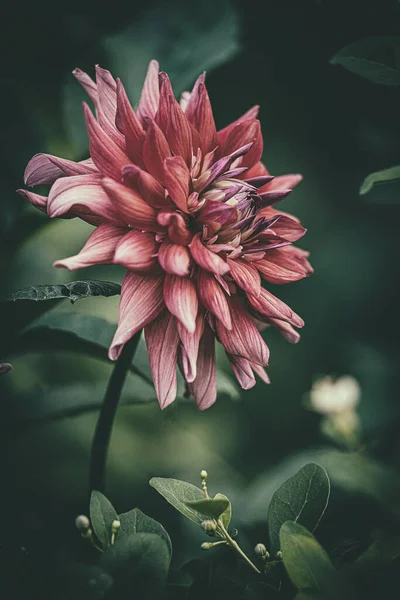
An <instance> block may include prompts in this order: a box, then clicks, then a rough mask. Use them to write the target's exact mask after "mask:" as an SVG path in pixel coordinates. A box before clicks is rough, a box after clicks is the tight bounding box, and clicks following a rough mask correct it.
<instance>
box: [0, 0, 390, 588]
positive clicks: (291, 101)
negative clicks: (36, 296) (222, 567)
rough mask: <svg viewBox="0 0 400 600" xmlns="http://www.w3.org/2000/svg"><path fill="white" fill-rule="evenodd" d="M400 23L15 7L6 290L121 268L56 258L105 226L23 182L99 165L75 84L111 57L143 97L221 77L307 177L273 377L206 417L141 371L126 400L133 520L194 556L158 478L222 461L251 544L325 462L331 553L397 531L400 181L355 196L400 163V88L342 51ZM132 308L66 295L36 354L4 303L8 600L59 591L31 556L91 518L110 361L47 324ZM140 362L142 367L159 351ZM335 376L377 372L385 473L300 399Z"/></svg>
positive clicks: (240, 6) (377, 442)
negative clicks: (44, 172) (73, 216)
mask: <svg viewBox="0 0 400 600" xmlns="http://www.w3.org/2000/svg"><path fill="white" fill-rule="evenodd" d="M399 25H400V3H399V2H396V1H395V0H391V1H389V0H387V1H383V0H379V1H378V0H376V1H374V0H369V2H356V1H351V0H350V1H348V2H340V1H339V2H333V1H327V0H319V1H316V0H314V1H311V0H310V1H307V0H301V1H300V0H299V1H294V0H293V1H292V2H288V1H285V0H282V1H278V0H275V1H272V0H269V1H267V0H264V2H260V1H256V0H246V1H241V0H237V1H235V2H232V3H229V2H228V1H225V0H224V1H221V2H220V3H218V2H212V1H209V0H206V1H204V2H202V3H194V2H193V3H192V2H190V1H189V0H188V1H187V2H179V1H178V0H171V1H170V2H155V1H153V0H147V1H146V2H137V1H135V0H131V1H130V2H122V1H120V0H114V2H112V3H98V2H92V1H88V0H81V1H80V2H79V3H74V2H73V3H65V4H64V3H54V2H44V1H37V2H35V3H34V7H33V5H32V3H30V2H27V1H25V0H23V1H21V2H18V3H17V2H16V3H14V4H13V5H10V6H9V7H8V8H3V9H2V20H1V24H0V29H1V31H0V48H1V51H0V57H1V58H0V63H1V70H0V85H1V96H0V97H1V109H2V110H1V111H0V124H1V125H0V128H1V144H0V155H1V162H0V184H1V187H0V190H1V218H0V232H1V235H0V245H1V249H0V269H1V286H2V288H3V290H2V291H3V292H10V291H13V290H16V289H19V288H22V287H25V286H29V285H34V284H48V283H61V282H67V281H73V280H74V279H84V278H92V279H105V280H110V281H117V282H120V281H121V278H122V274H123V273H122V271H120V270H119V269H118V268H116V267H115V268H114V267H101V268H93V269H87V270H85V271H82V272H79V273H69V272H67V271H65V270H61V269H55V268H53V267H52V263H53V262H54V260H56V259H57V258H61V257H65V256H69V255H72V254H74V253H75V252H76V251H78V250H79V249H80V247H81V246H82V244H83V242H84V240H85V239H86V236H87V233H88V231H90V229H91V228H90V226H88V225H86V224H85V223H82V222H78V221H76V222H75V220H71V221H58V222H49V220H48V219H47V218H46V217H45V216H44V215H42V214H40V213H37V212H35V210H34V209H33V208H31V207H30V206H27V203H26V202H25V201H23V200H22V198H20V197H19V196H18V195H17V194H16V193H15V190H16V189H17V188H19V187H23V172H24V168H25V165H26V163H27V161H28V160H29V159H30V158H31V156H32V155H33V154H35V153H36V152H49V153H53V154H59V155H61V156H65V157H67V158H72V159H77V160H79V159H82V158H84V157H85V156H86V151H87V150H86V148H87V140H86V132H85V130H84V129H83V126H82V118H81V101H82V100H83V99H84V93H83V92H81V91H80V89H79V86H78V85H77V84H76V83H75V81H74V79H73V77H72V75H71V71H72V69H73V68H74V67H76V66H79V67H81V68H82V69H84V70H87V71H88V72H90V73H91V74H93V67H94V64H96V63H100V64H101V66H103V67H105V68H110V69H111V70H112V72H113V74H114V76H115V77H116V76H121V78H122V79H123V80H124V82H125V83H126V87H127V89H128V90H129V93H130V95H131V98H132V100H133V101H135V100H137V98H138V93H139V91H140V87H141V84H142V80H143V77H144V73H145V69H146V68H147V63H148V61H149V60H150V59H151V58H156V59H158V60H159V62H160V64H161V68H162V69H165V70H166V71H167V72H169V74H170V76H171V79H172V84H173V85H174V86H175V89H176V91H177V92H180V91H182V90H183V89H186V88H187V87H189V86H190V85H191V84H192V82H193V81H194V79H195V77H196V76H197V74H198V73H200V72H201V71H202V70H204V69H206V70H207V85H208V90H209V94H210V97H211V101H212V104H213V108H214V116H215V119H216V122H217V126H218V127H223V126H225V125H226V124H227V123H229V122H230V121H232V120H234V119H235V118H237V117H238V116H239V115H240V114H242V113H243V112H245V111H246V110H247V109H248V108H249V107H250V106H252V105H254V104H260V106H261V110H260V120H261V124H262V128H263V133H264V140H265V150H264V157H263V160H264V162H265V164H266V165H267V166H268V169H269V170H270V171H271V172H272V173H273V174H276V175H280V174H284V173H288V172H294V173H296V172H300V173H302V174H303V175H304V181H303V183H302V184H301V185H300V186H299V187H298V188H297V189H296V190H295V191H294V193H293V194H292V195H290V196H289V197H288V198H287V199H286V200H285V201H284V203H283V204H282V206H283V207H284V209H285V210H287V211H288V212H292V213H293V214H295V215H297V216H298V217H300V219H301V220H302V222H303V223H304V225H305V226H306V227H307V228H308V232H307V235H306V236H305V238H303V239H302V240H301V242H300V244H299V245H300V246H301V247H303V248H305V249H308V250H310V251H311V263H312V265H313V267H314V269H315V274H314V275H313V276H312V277H311V278H309V279H306V280H303V281H301V282H298V283H294V284H291V285H288V286H281V287H279V289H278V288H277V286H275V289H274V290H273V291H274V293H277V295H279V296H280V297H281V298H283V299H284V300H285V301H286V302H288V303H289V304H290V306H292V307H293V309H294V310H295V311H296V312H298V313H299V314H300V315H301V316H302V317H303V318H304V320H305V322H306V326H305V328H304V330H303V332H302V339H301V341H300V343H299V344H298V345H295V346H291V345H289V344H288V343H287V342H285V341H284V340H283V339H281V338H280V337H279V335H278V334H277V333H276V332H274V331H271V332H267V333H266V339H267V341H268V342H269V345H270V348H271V366H270V368H269V374H270V377H271V380H272V384H271V385H270V386H265V385H264V384H263V383H261V382H259V383H258V384H257V386H256V387H255V388H253V389H252V390H250V391H248V392H242V391H239V389H238V388H237V386H236V384H235V382H234V381H233V379H232V378H231V376H230V373H229V370H228V369H226V365H225V363H224V361H223V358H222V357H221V363H220V368H221V370H222V374H221V377H220V389H221V393H220V397H219V399H218V401H217V403H216V405H215V406H213V407H212V408H211V409H210V410H208V411H206V412H205V413H199V412H198V411H197V410H196V408H195V406H194V404H193V402H191V401H187V400H182V399H180V400H178V402H177V403H175V404H174V405H172V406H171V407H169V408H168V409H167V410H166V411H164V412H161V411H160V410H159V407H158V404H157V402H156V400H155V397H154V393H153V392H152V389H151V387H150V386H148V385H147V384H144V383H143V382H141V381H140V379H139V378H138V377H137V376H130V380H129V382H128V384H127V387H126V392H125V394H124V405H122V406H121V407H120V409H119V411H118V415H117V422H116V426H115V429H114V432H113V438H112V444H111V449H110V457H109V463H108V485H107V493H108V495H109V497H110V498H111V499H112V501H113V503H114V505H116V506H117V507H118V509H119V511H121V512H122V511H123V510H127V509H129V508H131V507H132V506H135V505H136V506H139V507H140V508H141V509H142V510H144V511H145V512H146V513H147V514H150V515H151V516H153V517H154V518H157V519H158V520H160V521H161V522H162V523H163V524H164V526H165V527H166V529H167V530H168V531H169V533H170V536H171V538H172V543H173V546H174V561H175V564H177V565H179V564H180V563H181V562H182V560H183V559H188V558H191V557H193V556H197V555H199V554H200V549H199V546H200V542H201V539H202V538H201V536H200V535H199V534H198V533H196V530H195V528H194V527H191V525H190V524H189V525H186V523H183V519H181V518H180V516H178V515H177V514H175V513H174V512H173V510H172V509H171V508H170V507H169V506H168V505H167V504H166V503H165V502H164V501H163V500H162V499H161V498H160V497H159V496H157V494H156V492H155V491H154V490H153V489H152V488H150V487H149V485H148V480H149V479H150V478H151V477H153V476H164V477H177V478H181V479H187V480H188V481H191V482H193V483H196V484H198V483H199V481H198V479H199V477H198V473H199V471H200V469H202V468H206V469H207V470H208V472H209V486H210V488H211V489H212V490H213V491H214V492H218V491H220V492H224V493H226V494H228V495H229V497H230V499H231V501H232V505H233V509H234V525H235V526H236V527H237V528H238V529H239V532H240V535H241V539H242V540H243V543H244V545H245V546H246V544H248V545H249V547H251V545H254V543H256V542H258V541H260V540H259V539H258V538H259V537H260V535H261V533H262V532H263V528H264V527H265V525H264V523H265V517H266V510H267V508H266V507H267V505H268V499H269V498H270V496H271V494H272V492H273V491H274V489H276V486H277V485H278V484H279V483H280V482H282V481H283V480H284V479H286V478H287V477H288V476H290V475H291V474H292V473H293V472H294V471H295V470H296V469H297V468H299V467H300V466H302V465H303V464H304V463H306V462H308V461H309V460H315V461H316V462H320V463H321V464H324V466H326V467H327V469H328V472H329V474H330V476H331V478H332V482H333V493H332V502H331V505H330V507H329V509H328V513H327V514H326V516H325V517H324V520H323V523H322V525H321V532H320V538H321V539H322V541H323V542H324V544H325V545H326V546H327V547H328V548H330V550H331V551H332V552H333V553H337V554H340V553H342V552H344V551H345V550H346V549H347V548H348V547H353V546H354V547H361V546H365V545H366V544H367V543H368V540H369V536H370V535H371V532H372V531H373V530H374V529H378V528H385V527H387V528H393V527H394V526H395V525H394V523H395V518H394V515H395V516H396V517H398V516H399V508H398V506H399V505H400V504H399V500H400V493H399V489H400V484H399V471H398V469H399V466H400V444H399V435H398V434H399V421H400V405H399V401H398V389H399V383H400V381H399V372H398V362H399V358H400V356H399V347H398V339H399V333H400V331H399V320H398V319H397V307H398V297H397V290H398V285H397V284H398V279H399V275H398V237H399V224H398V218H399V207H400V201H399V193H400V185H399V184H397V185H396V184H390V185H388V186H385V187H383V186H382V187H376V188H374V190H373V191H372V192H371V193H370V194H368V195H366V196H359V194H358V190H359V186H360V184H361V182H362V180H363V178H364V177H365V176H366V175H368V174H369V173H370V172H372V171H376V170H379V169H383V168H385V167H388V166H392V165H396V164H398V163H399V162H400V138H399V134H400V117H399V107H400V92H399V88H398V87H386V86H376V85H374V84H372V83H370V82H368V81H367V80H365V79H362V78H360V77H357V76H356V75H354V74H351V73H349V72H348V71H345V70H344V69H342V68H341V67H339V66H333V65H331V64H330V63H329V61H330V59H331V58H332V56H333V55H334V54H335V53H336V52H337V51H338V50H339V49H340V48H342V47H343V46H344V45H346V44H348V43H350V42H352V41H354V40H357V39H359V38H362V37H366V36H370V35H396V34H398V32H399ZM117 309H118V297H116V298H93V299H85V300H80V301H79V302H77V303H76V304H74V305H71V304H70V303H69V302H68V301H64V303H60V304H57V305H56V306H54V307H53V308H51V310H50V312H49V313H46V319H49V320H48V321H47V325H48V327H47V329H46V335H44V334H43V329H41V330H39V331H38V332H36V334H32V333H31V337H30V338H29V345H28V342H27V341H26V342H25V341H24V340H22V341H21V340H19V339H17V337H16V324H17V326H18V328H19V329H20V328H21V327H22V326H23V325H24V322H23V320H22V319H23V317H22V316H21V317H19V316H17V317H15V315H14V321H13V322H11V321H10V320H9V316H8V313H7V311H5V312H3V315H2V321H1V334H0V335H1V338H2V339H1V356H0V359H2V360H7V361H9V362H11V363H13V365H14V371H13V372H12V373H11V374H10V375H7V376H4V377H2V378H1V380H0V386H1V388H0V394H1V404H0V428H1V445H2V449H1V454H0V461H1V469H2V471H1V481H2V485H1V494H0V498H1V512H0V514H1V516H2V522H1V527H0V543H1V547H0V554H1V557H2V558H1V560H0V570H2V571H3V573H2V579H1V580H0V585H1V586H2V587H3V589H4V590H5V589H7V588H8V589H9V590H11V591H9V596H4V597H7V598H8V597H10V598H14V597H19V595H18V594H21V595H22V594H23V593H25V594H26V596H24V597H27V598H31V597H32V598H36V597H38V598H39V597H43V596H41V595H40V594H39V592H36V588H35V587H32V585H31V583H29V590H27V589H26V587H27V586H28V584H27V583H26V579H25V577H24V576H22V575H23V574H24V573H25V571H24V569H25V568H27V567H26V565H27V563H29V570H30V573H31V574H33V577H34V579H35V580H36V581H37V589H38V590H39V589H40V585H42V584H43V581H46V577H48V573H50V572H52V570H53V568H54V569H58V568H59V566H60V564H63V563H65V562H68V561H69V560H71V557H74V556H75V557H76V555H77V553H78V554H79V553H80V552H82V549H81V540H80V539H79V536H78V535H77V533H76V530H75V529H74V527H73V519H74V517H75V516H76V514H78V513H82V512H86V511H87V494H88V486H87V477H88V459H89V450H90V443H91V437H92V434H93V430H94V425H95V422H96V416H97V412H96V409H97V407H98V404H99V402H100V401H101V398H102V394H103V392H104V387H105V384H106V380H107V378H108V376H109V374H110V371H111V364H110V363H109V362H108V361H106V360H102V359H101V358H99V356H95V355H93V353H92V356H88V353H87V352H84V351H82V348H81V349H80V350H79V352H78V353H72V352H71V348H72V347H74V348H75V347H76V348H78V349H79V340H78V338H76V337H75V338H74V339H73V340H72V341H71V339H70V338H68V339H65V337H63V336H62V335H61V334H60V332H57V331H55V330H54V329H52V328H51V327H53V326H54V324H55V323H57V322H59V323H64V324H65V325H64V326H65V327H66V328H67V329H68V323H71V322H72V321H73V327H74V328H75V329H74V331H78V334H79V331H81V328H82V327H84V326H83V322H84V321H85V317H84V315H88V317H87V319H89V318H90V319H92V320H91V321H90V322H89V321H88V320H87V323H88V325H87V327H88V328H89V329H90V336H92V338H93V336H94V337H96V335H100V332H101V331H105V329H104V328H105V327H106V325H107V323H111V324H113V323H115V322H116V319H117ZM93 317H96V318H97V319H98V320H93ZM15 318H16V319H17V320H16V321H15ZM41 318H43V317H41ZM68 319H70V320H69V321H68ZM71 319H72V321H71ZM49 323H50V325H49ZM111 329H112V327H111ZM26 339H27V338H26ZM77 340H78V341H77ZM68 347H70V349H68ZM139 360H140V361H142V362H143V364H144V368H145V367H146V365H145V362H146V357H145V354H144V352H143V351H142V352H141V354H140V356H139ZM325 374H331V375H341V374H351V375H353V376H354V377H356V378H357V379H358V381H359V383H360V386H361V389H362V400H361V405H360V415H361V420H362V426H363V431H364V440H365V443H366V444H367V445H368V447H369V449H370V456H371V457H372V458H371V461H372V462H371V463H368V465H364V466H363V465H361V466H360V465H359V464H358V463H355V464H353V463H352V458H351V457H349V456H347V455H346V456H344V455H343V456H342V455H341V454H340V453H339V452H338V451H337V450H335V449H334V447H333V446H332V445H328V444H327V442H326V440H324V438H323V437H322V436H321V434H320V430H319V421H320V419H319V417H318V416H317V415H316V414H314V413H311V412H309V411H307V410H305V409H304V405H303V399H304V394H305V393H306V392H307V391H308V390H309V389H310V387H311V385H312V382H313V381H314V380H315V378H316V377H318V376H319V375H325ZM82 407H84V410H83V408H82ZM375 461H376V462H375ZM363 469H364V470H363ZM258 523H262V525H260V526H258V528H257V529H256V525H257V524H258ZM255 531H257V534H256V533H255ZM22 546H23V547H24V548H25V549H26V553H25V552H23V553H21V550H20V549H21V547H22ZM36 594H39V595H36ZM54 597H57V594H56V593H54Z"/></svg>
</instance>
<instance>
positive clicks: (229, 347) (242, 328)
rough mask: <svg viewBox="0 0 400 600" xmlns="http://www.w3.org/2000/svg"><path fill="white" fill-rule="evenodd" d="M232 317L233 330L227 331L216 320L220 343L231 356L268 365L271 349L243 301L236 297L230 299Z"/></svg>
mask: <svg viewBox="0 0 400 600" xmlns="http://www.w3.org/2000/svg"><path fill="white" fill-rule="evenodd" d="M229 306H230V309H231V316H232V329H231V330H229V329H227V328H226V327H225V326H224V325H223V324H222V323H221V321H219V320H216V329H217V334H218V338H219V341H220V342H221V344H222V345H223V346H224V348H225V350H226V351H227V352H228V353H229V354H233V355H234V356H238V357H240V358H245V359H247V360H249V361H250V362H254V363H257V364H258V365H267V364H268V360H269V349H268V346H267V345H266V343H265V342H264V340H263V338H262V337H261V335H260V333H259V331H258V329H257V327H256V326H255V325H254V323H253V321H252V319H251V318H250V315H249V314H248V312H247V311H246V309H245V308H244V306H243V304H242V301H241V299H240V298H238V297H237V296H236V295H234V296H231V298H230V299H229Z"/></svg>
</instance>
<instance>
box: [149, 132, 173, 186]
mask: <svg viewBox="0 0 400 600" xmlns="http://www.w3.org/2000/svg"><path fill="white" fill-rule="evenodd" d="M170 156H171V150H170V148H169V146H168V142H167V140H166V139H165V136H164V134H163V132H162V131H161V129H160V128H159V126H158V125H157V123H156V122H155V121H150V122H148V127H147V131H146V137H145V140H144V144H143V161H144V164H145V167H146V169H147V171H148V172H149V173H150V174H151V175H153V177H155V178H156V179H157V180H158V181H160V182H161V183H163V184H164V161H165V159H166V158H169V157H170Z"/></svg>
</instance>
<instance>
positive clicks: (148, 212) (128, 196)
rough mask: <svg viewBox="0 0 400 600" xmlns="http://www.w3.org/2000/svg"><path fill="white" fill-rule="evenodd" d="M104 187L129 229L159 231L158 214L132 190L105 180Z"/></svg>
mask: <svg viewBox="0 0 400 600" xmlns="http://www.w3.org/2000/svg"><path fill="white" fill-rule="evenodd" d="M102 185H103V187H104V189H105V191H106V192H107V194H108V196H109V197H110V200H111V201H112V203H113V205H114V206H115V208H116V210H117V211H118V212H119V213H120V214H121V215H122V217H123V218H124V220H125V222H126V223H127V224H128V226H129V227H134V228H135V229H140V230H145V231H158V230H159V229H160V228H159V226H158V225H157V221H156V216H157V213H156V211H155V210H154V208H152V207H151V206H149V205H148V204H147V202H145V201H144V200H143V198H141V197H140V196H139V194H138V193H137V192H135V191H134V190H133V189H132V188H129V187H127V186H126V185H122V183H117V182H116V181H114V180H113V179H108V178H104V179H103V180H102Z"/></svg>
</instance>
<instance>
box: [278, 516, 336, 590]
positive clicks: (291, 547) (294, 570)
mask: <svg viewBox="0 0 400 600" xmlns="http://www.w3.org/2000/svg"><path fill="white" fill-rule="evenodd" d="M279 537H280V546H281V550H282V558H283V563H284V565H285V568H286V571H287V573H288V575H289V578H290V580H291V581H292V583H293V585H295V586H296V587H297V588H298V589H299V590H307V591H308V590H312V591H315V592H326V590H327V589H329V584H330V583H331V582H332V580H333V577H334V573H335V570H334V568H333V566H332V563H331V561H330V559H329V556H328V555H327V553H326V552H325V550H324V549H323V548H322V546H320V545H319V543H318V542H317V540H316V539H315V538H314V536H313V535H312V533H310V532H309V531H308V530H307V529H306V528H305V527H303V526H302V525H299V523H295V522H293V521H286V523H284V524H283V525H282V527H281V531H280V536H279Z"/></svg>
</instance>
